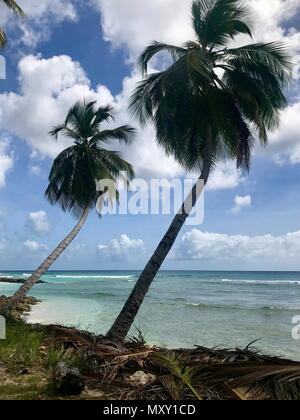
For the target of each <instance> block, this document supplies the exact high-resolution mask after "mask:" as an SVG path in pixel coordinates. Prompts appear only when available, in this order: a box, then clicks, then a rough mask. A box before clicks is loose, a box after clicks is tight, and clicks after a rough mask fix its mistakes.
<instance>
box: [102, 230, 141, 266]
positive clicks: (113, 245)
mask: <svg viewBox="0 0 300 420" xmlns="http://www.w3.org/2000/svg"><path fill="white" fill-rule="evenodd" d="M98 250H99V252H100V253H101V254H103V255H105V256H108V257H110V258H116V259H120V260H133V259H138V258H139V257H140V256H141V255H143V253H144V251H145V245H144V241H143V240H142V239H130V238H129V237H128V236H127V235H125V234H123V235H121V236H120V237H119V238H115V239H112V240H111V241H110V242H109V244H108V245H98Z"/></svg>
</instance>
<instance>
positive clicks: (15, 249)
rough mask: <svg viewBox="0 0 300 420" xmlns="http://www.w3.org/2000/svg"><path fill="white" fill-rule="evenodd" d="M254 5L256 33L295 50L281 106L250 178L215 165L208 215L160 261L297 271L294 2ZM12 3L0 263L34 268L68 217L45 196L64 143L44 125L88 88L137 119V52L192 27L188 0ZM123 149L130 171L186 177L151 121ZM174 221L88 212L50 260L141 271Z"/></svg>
mask: <svg viewBox="0 0 300 420" xmlns="http://www.w3.org/2000/svg"><path fill="white" fill-rule="evenodd" d="M40 3H42V5H41V4H40ZM142 3H143V4H142ZM250 3H251V4H252V5H253V7H254V8H255V9H256V11H257V19H256V21H257V27H256V30H255V38H256V40H257V41H263V42H269V41H272V40H279V41H282V42H285V43H287V45H288V47H289V49H290V51H291V54H292V55H293V58H294V61H295V64H296V67H295V74H294V82H293V85H292V86H291V89H290V91H289V93H288V95H289V107H288V109H287V110H286V111H285V112H284V113H283V115H282V125H281V128H280V130H279V131H278V132H277V133H272V134H271V135H270V146H269V148H268V149H267V150H262V149H260V148H257V149H256V150H255V154H254V158H253V162H252V169H251V172H250V175H249V176H248V175H246V174H240V173H238V172H237V171H236V170H235V167H234V165H233V164H232V163H231V162H228V163H227V164H226V165H225V164H220V166H219V167H218V168H217V170H216V172H215V173H214V174H213V176H212V179H211V181H210V184H209V187H208V189H207V191H206V193H205V220H204V223H203V224H202V225H200V226H185V227H184V228H183V231H182V233H181V235H180V236H179V238H178V241H177V242H176V245H175V248H174V250H173V252H172V255H171V256H170V257H169V258H168V260H167V261H166V263H165V266H164V268H166V269H220V270H222V269H227V270H230V269H255V270H259V269H276V270H277V269H279V270H298V269H300V262H299V257H298V256H299V253H300V226H299V220H300V217H299V216H300V210H299V202H300V188H299V186H300V176H299V175H300V142H299V140H300V125H299V124H298V122H299V120H300V96H299V85H300V84H299V76H300V74H299V72H298V68H299V64H300V32H299V31H300V28H299V24H298V22H299V17H300V7H299V4H298V3H299V2H298V1H295V0H286V1H285V2H284V1H283V0H252V1H251V2H250ZM20 4H21V5H22V6H23V7H24V10H25V11H26V12H27V15H28V21H27V22H24V23H19V22H17V21H16V20H15V19H12V17H11V16H10V15H9V14H7V13H6V11H4V9H0V24H1V25H4V26H5V27H6V28H7V33H8V36H9V40H10V43H9V46H8V47H7V49H6V50H5V51H3V52H2V54H3V55H4V56H5V58H6V64H7V79H6V80H0V272H1V270H13V269H15V270H31V269H34V268H35V267H36V266H37V265H38V264H39V263H40V262H41V261H42V259H43V258H44V257H45V256H46V255H47V252H49V250H51V249H52V248H53V247H54V246H56V245H57V243H58V242H59V241H60V240H61V239H62V238H63V237H64V235H65V234H67V233H68V231H69V230H70V229H71V228H72V227H73V225H74V223H75V221H74V219H72V217H71V216H70V215H67V214H64V213H63V212H62V211H61V210H60V209H59V208H55V207H52V206H50V205H49V204H48V203H47V202H46V201H45V199H44V191H45V188H46V186H47V175H48V172H49V169H50V166H51V161H52V159H53V158H54V157H55V155H56V154H57V153H58V152H59V150H61V148H62V147H64V146H65V145H67V142H66V140H61V141H60V142H59V143H58V144H56V143H55V142H53V140H51V139H50V137H49V136H48V135H47V133H48V131H49V129H50V128H51V127H52V126H53V125H54V124H57V123H60V122H62V121H63V119H64V116H65V113H66V111H67V109H68V107H69V106H70V105H71V104H72V103H73V102H75V101H76V100H77V99H78V98H81V97H85V96H88V97H95V98H96V99H97V100H98V102H99V103H100V104H106V103H113V104H114V105H115V106H116V109H117V119H116V123H115V124H116V125H117V124H118V123H120V124H121V123H124V122H130V123H131V124H133V125H135V126H137V122H136V121H133V120H132V118H131V117H130V116H129V114H128V111H127V107H126V105H127V100H128V97H129V95H130V93H131V91H132V89H133V88H134V86H135V83H136V82H137V81H138V80H139V77H140V76H139V75H138V74H137V72H136V68H135V62H136V57H137V55H138V53H139V52H140V51H141V49H142V48H143V47H144V46H145V45H147V43H149V42H150V41H152V40H153V39H157V40H161V41H166V42H171V43H179V44H180V43H181V42H183V41H185V40H186V39H189V38H190V37H191V33H190V31H191V29H190V23H189V22H190V20H189V1H186V2H184V1H182V0H164V1H161V0H160V1H158V0H152V1H151V0H145V1H144V2H140V1H138V0H126V1H124V0H114V1H109V0H89V1H84V2H83V1H82V0H64V1H61V0H51V1H50V0H49V1H48V0H44V1H43V2H40V1H38V0H27V1H25V0H24V1H20ZM284 19H285V20H284ZM153 22H155V25H154V23H153ZM262 25H263V27H264V31H262V30H261V27H262ZM240 42H243V43H246V42H248V41H247V40H240ZM154 65H155V66H158V65H159V63H154ZM122 152H123V154H124V156H125V157H126V159H127V160H129V161H130V162H132V163H133V165H134V166H135V168H136V172H137V175H138V177H142V178H146V179H150V178H160V177H162V178H164V177H168V178H175V177H180V178H182V177H184V176H185V174H184V171H183V169H182V168H180V167H179V165H178V164H177V163H176V162H174V161H173V160H172V159H170V158H167V157H166V156H165V155H164V152H163V151H162V150H159V149H158V148H157V147H156V145H155V133H154V131H153V129H152V128H151V127H147V128H145V129H141V128H139V132H138V136H137V138H136V141H135V143H134V144H133V145H132V146H130V147H128V148H126V149H124V148H122ZM170 221H171V216H163V215H158V216H143V215H137V216H132V215H128V216H104V217H103V218H102V219H99V218H98V217H97V216H96V214H92V215H91V216H90V218H89V220H88V222H87V224H86V226H85V227H84V229H83V231H82V232H81V233H80V235H79V237H78V238H77V239H76V241H75V242H74V243H73V244H72V245H71V246H70V248H69V249H68V250H67V251H66V253H65V254H64V256H63V257H62V258H60V260H59V261H58V262H57V263H56V264H55V266H54V267H53V268H55V269H76V270H78V269H142V268H143V264H144V263H145V262H146V261H147V258H148V257H149V256H150V255H151V252H152V251H153V250H154V249H155V246H156V245H157V243H158V242H159V240H160V239H161V237H162V235H163V234H164V232H165V230H166V229H167V227H168V225H169V223H170Z"/></svg>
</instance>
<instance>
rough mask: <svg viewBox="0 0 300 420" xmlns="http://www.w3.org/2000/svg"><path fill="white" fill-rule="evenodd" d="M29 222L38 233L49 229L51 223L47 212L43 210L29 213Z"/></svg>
mask: <svg viewBox="0 0 300 420" xmlns="http://www.w3.org/2000/svg"><path fill="white" fill-rule="evenodd" d="M28 220H29V224H30V226H31V227H32V229H33V230H34V231H35V232H36V233H38V234H44V233H47V232H49V231H50V229H51V225H50V222H49V220H48V217H47V213H46V212H45V211H43V210H41V211H37V212H31V213H29V217H28Z"/></svg>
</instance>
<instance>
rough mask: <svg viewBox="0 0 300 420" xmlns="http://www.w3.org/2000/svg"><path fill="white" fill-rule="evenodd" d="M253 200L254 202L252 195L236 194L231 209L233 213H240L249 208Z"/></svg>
mask: <svg viewBox="0 0 300 420" xmlns="http://www.w3.org/2000/svg"><path fill="white" fill-rule="evenodd" d="M251 202H252V199H251V196H250V195H245V196H241V195H236V196H235V198H234V206H233V207H232V209H231V210H230V213H233V214H238V213H240V212H241V211H242V210H243V209H246V208H249V207H250V206H251Z"/></svg>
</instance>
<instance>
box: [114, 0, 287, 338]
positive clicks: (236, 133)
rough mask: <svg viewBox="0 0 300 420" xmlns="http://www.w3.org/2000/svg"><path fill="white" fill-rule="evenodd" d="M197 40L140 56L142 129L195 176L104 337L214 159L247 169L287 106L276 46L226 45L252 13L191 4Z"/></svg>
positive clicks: (231, 4) (130, 316)
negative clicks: (156, 63)
mask: <svg viewBox="0 0 300 420" xmlns="http://www.w3.org/2000/svg"><path fill="white" fill-rule="evenodd" d="M192 18H193V28H194V32H195V39H194V40H192V41H189V42H187V43H186V44H184V45H183V46H181V47H177V46H173V45H167V44H163V43H159V42H153V43H152V44H151V45H150V46H148V48H146V49H145V50H144V52H143V53H142V54H141V56H140V58H139V66H140V68H141V71H142V73H143V75H144V76H145V78H144V80H143V81H142V82H140V83H139V85H138V86H137V88H136V90H135V92H134V94H133V96H132V98H131V102H130V108H131V110H132V112H133V113H134V114H135V115H136V116H137V117H138V118H139V120H140V122H141V123H142V124H145V123H146V122H147V121H150V122H152V123H153V124H154V125H155V128H156V133H157V143H158V145H159V146H162V147H163V148H164V149H165V150H166V152H167V154H169V155H173V156H174V157H175V158H176V159H177V161H179V162H180V163H181V164H182V165H183V166H184V167H185V168H186V169H187V170H189V171H196V172H198V173H200V178H199V181H198V182H197V184H196V185H195V186H194V188H193V190H192V192H191V194H190V196H189V197H188V200H187V201H186V202H185V203H184V204H183V206H182V208H181V209H180V211H179V212H178V214H177V215H176V216H175V218H174V220H173V222H172V224H171V226H170V227H169V229H168V231H167V233H166V234H165V236H164V237H163V239H162V241H161V242H160V244H159V245H158V247H157V249H156V250H155V252H154V254H153V255H152V257H151V259H150V260H149V262H148V264H147V265H146V267H145V269H144V270H143V272H142V273H141V275H140V277H139V279H138V281H137V283H136V285H135V287H134V289H133V291H132V293H131V295H130V296H129V298H128V300H127V302H126V304H125V306H124V307H123V309H122V311H121V313H120V314H119V316H118V318H117V319H116V321H115V323H114V324H113V326H112V328H111V329H110V331H109V332H108V333H107V335H106V337H107V339H109V340H120V341H123V340H124V339H125V337H126V335H127V334H128V332H129V329H130V327H131V325H132V323H133V321H134V319H135V317H136V315H137V312H138V310H139V308H140V306H141V304H142V302H143V300H144V298H145V295H146V293H147V292H148V289H149V287H150V285H151V283H152V281H153V279H154V277H155V276H156V274H157V272H158V270H159V269H160V267H161V265H162V263H163V262H164V260H165V258H166V257H167V255H168V253H169V251H170V250H171V248H172V246H173V244H174V242H175V240H176V238H177V236H178V234H179V232H180V230H181V228H182V226H183V225H184V223H185V221H186V219H187V217H188V216H189V213H190V211H191V209H192V208H193V206H194V205H195V204H196V201H197V198H198V196H199V194H200V192H201V188H199V186H200V185H201V183H202V184H204V185H205V184H206V183H207V180H208V178H209V175H210V174H211V172H212V170H213V168H214V167H215V165H216V164H217V162H218V161H219V160H220V159H223V158H231V159H235V160H236V162H237V167H238V168H241V169H244V170H247V171H248V170H249V168H250V161H251V151H252V148H253V146H254V143H255V138H258V139H259V141H260V142H261V143H262V144H263V145H266V144H267V140H268V136H267V133H268V131H269V130H272V129H275V128H277V127H278V125H279V120H280V111H281V110H282V109H284V108H285V107H286V105H287V101H286V98H285V95H284V93H283V88H284V86H285V84H286V83H287V82H288V80H289V78H290V76H291V70H292V65H291V63H290V61H289V56H288V54H287V52H286V50H285V48H284V46H283V45H282V44H278V43H275V42H272V43H267V44H263V43H252V44H250V45H245V46H243V47H240V48H230V47H229V46H228V43H229V42H230V41H231V40H232V39H234V38H235V36H236V35H239V34H244V35H249V36H251V27H250V26H251V25H250V19H251V12H250V11H249V10H248V8H247V7H245V3H244V2H243V3H242V2H241V1H239V0H194V1H193V3H192ZM159 53H167V54H169V56H170V59H171V64H170V65H169V66H168V67H167V68H165V69H164V70H162V71H159V72H155V73H151V74H148V75H147V70H148V64H149V61H150V60H151V59H152V58H153V57H154V56H156V55H157V54H159Z"/></svg>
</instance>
